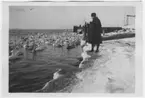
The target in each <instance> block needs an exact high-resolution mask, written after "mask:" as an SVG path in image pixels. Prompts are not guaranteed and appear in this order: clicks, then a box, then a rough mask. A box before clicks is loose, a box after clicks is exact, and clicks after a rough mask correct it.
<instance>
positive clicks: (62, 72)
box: [53, 69, 65, 79]
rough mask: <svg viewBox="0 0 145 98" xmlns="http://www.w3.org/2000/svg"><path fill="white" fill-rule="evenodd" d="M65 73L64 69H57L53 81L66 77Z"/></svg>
mask: <svg viewBox="0 0 145 98" xmlns="http://www.w3.org/2000/svg"><path fill="white" fill-rule="evenodd" d="M64 74H65V72H64V71H63V70H62V69H57V71H56V72H55V73H54V74H53V79H58V78H59V77H62V76H64Z"/></svg>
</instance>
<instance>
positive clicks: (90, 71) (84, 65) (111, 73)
mask: <svg viewBox="0 0 145 98" xmlns="http://www.w3.org/2000/svg"><path fill="white" fill-rule="evenodd" d="M134 48H135V42H134V38H125V39H119V40H111V41H104V42H103V44H102V45H101V47H100V52H99V53H88V52H87V51H88V50H90V49H91V45H90V44H88V45H87V46H85V47H84V48H83V51H84V52H83V53H82V54H83V55H82V57H83V60H82V62H81V63H80V65H79V68H80V69H81V70H80V71H79V72H71V73H68V74H66V75H64V76H63V77H60V78H58V79H54V80H52V81H49V83H47V86H46V88H45V90H43V91H40V92H64V93H94V92H95V93H134V92H135V91H134V90H135V88H134V87H135V83H134V82H135V81H134V80H135V71H134ZM131 65H132V66H131Z"/></svg>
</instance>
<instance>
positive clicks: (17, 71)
mask: <svg viewBox="0 0 145 98" xmlns="http://www.w3.org/2000/svg"><path fill="white" fill-rule="evenodd" d="M80 55H81V48H80V46H79V47H76V48H74V49H71V50H66V49H65V47H63V48H54V47H52V46H48V47H47V49H45V50H44V51H39V52H33V53H32V52H29V51H25V53H24V58H23V59H21V60H17V61H14V62H11V63H10V66H9V91H10V92H33V91H36V90H38V89H41V88H42V87H43V86H44V85H45V83H46V82H48V81H50V80H51V79H52V77H53V73H54V72H55V71H56V69H57V68H62V69H64V70H66V71H68V72H70V71H74V72H75V71H78V67H77V66H78V64H79V62H80V61H79V60H78V59H77V58H78V57H80Z"/></svg>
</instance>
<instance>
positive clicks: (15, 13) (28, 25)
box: [9, 6, 135, 29]
mask: <svg viewBox="0 0 145 98" xmlns="http://www.w3.org/2000/svg"><path fill="white" fill-rule="evenodd" d="M9 11H10V13H9V21H10V28H19V29H71V28H73V25H79V24H83V23H84V21H87V22H88V21H91V17H90V15H91V13H92V12H96V14H97V16H98V17H99V18H100V20H101V23H102V25H103V26H123V25H124V21H125V19H124V16H125V15H127V14H131V15H135V8H133V7H109V6H108V7H107V6H104V7H103V6H100V7H99V6H90V7H89V6H87V7H86V6H10V8H9Z"/></svg>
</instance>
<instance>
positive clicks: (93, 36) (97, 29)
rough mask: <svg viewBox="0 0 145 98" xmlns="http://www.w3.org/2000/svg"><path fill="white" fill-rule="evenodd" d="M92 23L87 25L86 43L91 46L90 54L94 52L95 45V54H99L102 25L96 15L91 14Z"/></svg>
mask: <svg viewBox="0 0 145 98" xmlns="http://www.w3.org/2000/svg"><path fill="white" fill-rule="evenodd" d="M91 17H92V21H91V22H90V25H89V32H88V42H89V43H91V44H92V49H91V51H90V52H93V51H94V47H95V45H97V50H96V51H95V52H99V46H100V43H102V37H101V33H102V25H101V22H100V20H99V18H98V17H97V16H96V13H92V14H91Z"/></svg>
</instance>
